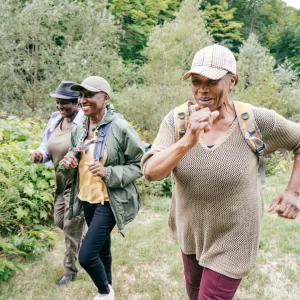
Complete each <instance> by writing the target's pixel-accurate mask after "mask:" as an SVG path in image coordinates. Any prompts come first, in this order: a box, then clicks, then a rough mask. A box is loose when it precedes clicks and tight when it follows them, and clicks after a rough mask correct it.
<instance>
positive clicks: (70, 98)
mask: <svg viewBox="0 0 300 300" xmlns="http://www.w3.org/2000/svg"><path fill="white" fill-rule="evenodd" d="M50 96H51V97H52V98H56V99H65V100H73V99H78V97H69V96H65V95H60V94H56V93H55V92H51V93H50Z"/></svg>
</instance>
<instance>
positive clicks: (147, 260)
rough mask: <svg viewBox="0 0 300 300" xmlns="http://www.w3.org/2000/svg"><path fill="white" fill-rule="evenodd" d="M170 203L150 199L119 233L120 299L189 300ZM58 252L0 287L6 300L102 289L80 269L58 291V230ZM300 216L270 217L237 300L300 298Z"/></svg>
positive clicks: (74, 295)
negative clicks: (170, 218) (173, 235)
mask: <svg viewBox="0 0 300 300" xmlns="http://www.w3.org/2000/svg"><path fill="white" fill-rule="evenodd" d="M285 182H287V177H286V176H279V177H277V178H271V179H269V180H268V184H267V185H266V186H265V187H263V193H264V196H265V202H266V204H267V203H270V201H271V200H272V199H273V198H274V197H275V196H276V195H278V194H279V193H280V192H281V191H282V190H283V189H284V185H283V184H284V183H285ZM168 202H169V200H168V199H148V201H147V203H146V205H145V207H144V208H143V210H142V211H141V212H140V214H139V216H138V218H137V219H136V220H135V221H134V222H133V223H132V224H130V225H129V226H128V228H127V229H126V230H125V235H126V239H124V238H123V237H122V236H121V235H120V234H118V233H117V232H116V231H114V233H113V235H112V238H113V257H114V260H113V274H114V277H113V280H114V282H113V286H114V289H115V292H116V299H117V300H148V299H149V300H150V299H152V300H160V299H162V300H164V299H166V300H180V299H187V296H186V293H185V287H184V278H183V267H182V263H181V258H180V251H179V248H178V246H177V245H176V243H175V242H174V241H173V240H171V239H170V237H169V234H168V227H167V219H168V212H167V210H168ZM55 232H56V236H57V243H56V246H55V248H54V249H53V251H51V252H46V253H45V254H44V255H42V256H41V257H40V258H38V259H35V260H34V261H27V262H26V263H25V272H24V273H18V274H17V275H16V276H15V277H14V278H13V279H12V280H10V282H8V283H4V284H3V283H2V284H1V285H0V288H1V293H0V299H1V300H7V299H11V300H21V299H22V300H24V299H33V300H36V299H37V300H39V299H45V300H56V299H58V300H60V299H64V300H68V299H70V300H79V299H80V300H85V299H91V298H93V296H94V295H95V294H96V289H95V287H94V285H93V283H92V282H91V280H90V279H89V277H88V276H87V274H86V273H85V272H84V270H82V269H80V271H79V274H78V277H77V280H76V281H75V282H74V283H72V284H71V285H68V286H65V287H59V288H57V287H56V286H55V281H56V280H57V279H58V278H59V277H60V276H61V274H62V272H63V268H62V259H63V252H64V241H63V235H62V233H61V232H60V231H58V230H56V231H55ZM299 274H300V217H298V219H296V220H294V221H291V220H285V219H281V218H279V217H277V216H276V215H275V214H269V213H265V218H264V224H263V229H262V237H261V242H260V251H259V256H258V259H257V264H256V267H255V268H254V269H253V270H252V271H251V273H250V274H249V275H248V276H247V277H246V278H245V279H244V280H243V281H242V284H241V286H240V289H239V291H238V293H237V295H236V297H235V299H236V300H244V299H249V300H250V299H251V300H287V299H290V300H299V299H300V276H299Z"/></svg>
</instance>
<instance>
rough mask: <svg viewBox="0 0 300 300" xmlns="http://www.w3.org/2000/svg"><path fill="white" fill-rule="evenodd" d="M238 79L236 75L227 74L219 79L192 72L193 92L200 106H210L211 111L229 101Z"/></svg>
mask: <svg viewBox="0 0 300 300" xmlns="http://www.w3.org/2000/svg"><path fill="white" fill-rule="evenodd" d="M236 80H237V76H235V75H231V74H230V75H229V74H228V75H225V76H224V77H222V78H221V79H219V80H212V79H209V78H207V77H204V76H202V75H199V74H192V92H193V94H194V97H195V100H196V102H197V103H198V105H199V106H200V108H205V107H208V108H209V109H210V110H211V111H214V110H217V109H219V108H220V107H221V106H223V104H224V103H225V104H226V103H228V101H229V93H230V91H231V90H232V89H233V87H234V85H235V83H236Z"/></svg>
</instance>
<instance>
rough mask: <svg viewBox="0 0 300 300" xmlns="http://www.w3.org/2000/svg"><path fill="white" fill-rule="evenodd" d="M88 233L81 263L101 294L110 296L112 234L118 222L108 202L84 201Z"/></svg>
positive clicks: (82, 249)
mask: <svg viewBox="0 0 300 300" xmlns="http://www.w3.org/2000/svg"><path fill="white" fill-rule="evenodd" d="M82 203H83V210H84V216H85V220H86V223H87V225H88V227H89V228H88V231H87V233H86V235H85V237H84V240H83V242H82V245H81V248H80V252H79V263H80V265H81V266H82V267H83V268H84V269H85V271H86V272H87V273H88V274H89V275H90V277H91V278H92V280H93V281H94V283H95V285H96V286H97V288H98V292H99V293H100V294H109V287H108V284H112V274H111V273H112V272H111V265H112V256H111V239H110V233H111V231H112V230H113V228H114V226H115V224H116V221H115V217H114V215H113V212H112V210H111V207H110V204H109V202H108V201H106V202H104V205H102V204H100V203H99V204H91V203H89V202H86V201H82Z"/></svg>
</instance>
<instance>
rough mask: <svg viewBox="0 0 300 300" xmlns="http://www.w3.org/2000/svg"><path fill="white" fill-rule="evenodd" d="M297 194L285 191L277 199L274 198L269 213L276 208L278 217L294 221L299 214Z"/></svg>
mask: <svg viewBox="0 0 300 300" xmlns="http://www.w3.org/2000/svg"><path fill="white" fill-rule="evenodd" d="M298 197H299V195H298V193H295V192H292V191H285V192H283V193H282V194H281V195H280V196H279V197H277V198H275V199H274V200H273V202H272V203H271V205H270V206H269V208H268V212H271V211H272V210H274V208H276V209H275V210H276V212H277V214H278V216H279V217H283V218H286V219H295V218H296V217H297V215H298V213H299V206H298V204H297V201H298Z"/></svg>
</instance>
